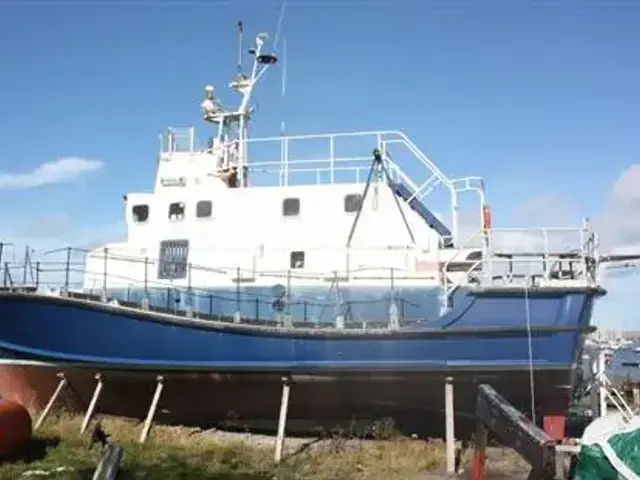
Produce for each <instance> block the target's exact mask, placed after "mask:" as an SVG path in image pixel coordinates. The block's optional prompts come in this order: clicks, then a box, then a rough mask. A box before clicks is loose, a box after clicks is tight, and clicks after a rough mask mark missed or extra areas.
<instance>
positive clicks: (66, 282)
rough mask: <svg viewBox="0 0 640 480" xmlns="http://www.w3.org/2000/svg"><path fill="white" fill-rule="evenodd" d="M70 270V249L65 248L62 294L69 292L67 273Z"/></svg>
mask: <svg viewBox="0 0 640 480" xmlns="http://www.w3.org/2000/svg"><path fill="white" fill-rule="evenodd" d="M70 268H71V247H67V259H66V262H65V265H64V293H65V294H66V293H68V292H69V271H70Z"/></svg>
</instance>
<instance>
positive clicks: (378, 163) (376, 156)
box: [347, 148, 416, 248]
mask: <svg viewBox="0 0 640 480" xmlns="http://www.w3.org/2000/svg"><path fill="white" fill-rule="evenodd" d="M376 169H380V170H382V172H383V173H384V176H385V180H386V181H387V186H389V187H391V184H392V183H393V182H392V180H391V175H389V171H388V170H387V167H386V166H385V165H384V162H383V160H382V154H381V153H380V150H378V149H377V148H376V149H374V150H373V161H372V162H371V168H370V169H369V175H368V176H367V184H366V185H365V187H364V192H362V200H361V201H360V208H358V211H357V213H356V218H354V219H353V224H352V225H351V231H350V232H349V236H348V237H347V248H349V247H350V246H351V241H352V240H353V234H354V233H355V231H356V226H357V225H358V220H360V215H361V214H362V209H363V208H364V202H365V200H366V198H367V194H368V193H369V187H370V186H371V178H372V177H373V172H374V171H375V170H376ZM392 193H393V192H392ZM393 199H394V200H395V202H396V206H397V207H398V211H399V212H400V215H401V216H402V221H403V222H404V226H405V227H406V228H407V232H408V233H409V237H410V238H411V243H412V244H414V245H415V243H416V239H415V237H414V236H413V232H412V231H411V227H410V226H409V222H408V221H407V217H406V215H405V214H404V211H403V210H402V206H401V205H400V200H398V196H397V195H395V193H394V194H393Z"/></svg>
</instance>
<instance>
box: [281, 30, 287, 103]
mask: <svg viewBox="0 0 640 480" xmlns="http://www.w3.org/2000/svg"><path fill="white" fill-rule="evenodd" d="M286 93H287V39H286V37H285V38H284V39H283V40H282V97H283V98H284V96H285V95H286Z"/></svg>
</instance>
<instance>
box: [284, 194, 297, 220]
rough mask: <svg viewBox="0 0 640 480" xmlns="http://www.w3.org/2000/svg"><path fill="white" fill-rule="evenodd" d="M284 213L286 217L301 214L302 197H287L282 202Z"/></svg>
mask: <svg viewBox="0 0 640 480" xmlns="http://www.w3.org/2000/svg"><path fill="white" fill-rule="evenodd" d="M282 215H283V216H285V217H295V216H296V215H300V199H299V198H285V199H284V200H283V202H282Z"/></svg>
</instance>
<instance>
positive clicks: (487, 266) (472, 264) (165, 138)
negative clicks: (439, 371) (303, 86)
mask: <svg viewBox="0 0 640 480" xmlns="http://www.w3.org/2000/svg"><path fill="white" fill-rule="evenodd" d="M266 41H267V35H266V34H260V35H258V36H257V37H256V40H255V45H254V46H253V48H252V49H251V50H250V53H251V55H252V56H253V63H252V68H251V70H250V73H249V74H244V73H241V68H239V69H238V72H239V73H238V74H237V75H236V76H235V78H234V79H233V81H232V82H231V83H230V87H231V88H232V89H233V90H235V91H236V92H238V93H239V94H240V102H239V106H238V107H237V108H236V109H227V108H225V106H224V105H223V104H222V102H220V101H219V100H218V99H217V96H216V89H215V88H214V87H212V86H206V87H205V95H204V100H202V103H201V105H200V108H201V112H202V117H203V120H204V122H205V124H206V125H207V127H208V128H207V130H208V131H207V132H206V134H205V135H204V136H203V137H204V139H205V140H204V141H203V142H201V141H199V140H198V137H197V135H196V131H195V128H194V127H189V128H169V129H168V130H167V132H166V134H164V135H162V136H161V138H160V151H159V155H158V168H157V175H156V181H155V187H154V189H153V191H151V192H148V193H129V194H128V195H127V196H126V197H125V202H124V207H125V215H126V222H127V240H126V241H124V242H120V243H113V244H109V245H104V246H101V247H99V248H96V249H94V250H93V251H91V252H90V253H89V254H88V255H87V257H86V263H85V265H84V266H83V271H84V282H83V288H84V289H85V290H90V291H93V292H96V291H101V292H103V293H104V294H105V295H107V294H108V295H115V296H119V297H126V298H132V295H133V296H140V295H141V296H142V297H143V298H146V299H149V298H150V297H152V296H153V295H152V294H156V297H157V298H156V299H155V300H153V299H152V300H150V301H152V302H155V303H158V304H161V305H165V307H167V308H169V307H170V306H171V302H172V300H171V298H173V295H174V294H172V293H171V291H175V292H177V293H176V294H175V295H178V296H180V298H182V297H181V296H182V295H183V294H184V293H185V292H187V296H189V297H190V295H191V292H192V291H194V290H198V291H200V292H202V291H205V292H206V295H209V298H210V299H212V298H213V297H212V295H213V294H212V293H211V292H217V293H216V294H219V295H223V296H224V295H225V292H232V293H233V297H232V298H231V299H229V298H223V297H220V298H221V299H222V300H223V301H229V302H231V303H232V304H233V308H232V311H233V312H235V313H234V315H235V314H238V315H240V314H241V313H239V312H240V310H241V309H245V310H246V309H247V308H249V309H253V308H254V307H253V306H252V305H253V303H252V302H254V300H255V302H256V309H257V304H258V303H259V302H260V300H259V299H258V296H260V295H262V296H267V297H271V296H272V297H276V298H280V299H282V298H281V297H282V296H283V295H285V293H283V292H286V296H287V300H288V302H287V304H288V305H292V304H294V303H295V304H297V305H303V307H301V308H302V309H303V311H304V314H301V315H303V316H304V318H307V313H308V312H307V306H308V305H309V302H315V301H322V302H324V301H325V300H327V299H328V298H329V297H331V298H332V300H330V302H333V301H335V303H336V304H337V305H338V304H342V302H343V299H344V298H345V297H348V301H349V302H351V303H350V305H351V306H352V305H355V304H357V303H358V302H360V303H359V304H360V306H361V316H363V317H380V316H385V315H387V313H385V312H387V310H388V311H389V312H388V315H389V316H390V318H391V317H393V315H395V313H392V312H395V311H396V309H397V304H396V303H395V300H394V299H396V298H400V300H401V305H402V307H401V309H404V306H411V308H413V309H414V316H415V317H417V318H423V317H424V315H425V313H424V312H426V311H427V310H429V311H431V312H434V308H435V310H437V311H439V312H440V313H442V312H443V311H446V310H447V309H448V308H449V307H450V305H451V303H450V301H451V299H452V297H453V295H454V293H455V292H456V291H459V290H460V287H465V286H469V285H490V286H495V285H498V286H506V287H510V286H512V285H514V284H517V283H522V282H525V283H527V284H531V285H537V286H540V285H554V284H562V285H569V284H575V285H591V284H594V282H595V276H594V275H595V274H594V263H593V261H592V258H593V252H594V248H595V237H594V235H593V234H592V232H590V230H589V229H588V227H587V226H586V225H585V226H582V227H580V228H567V229H535V230H525V229H510V230H509V231H506V230H505V231H501V232H500V231H498V230H497V229H494V228H492V227H491V225H490V224H491V221H490V215H489V210H488V207H487V206H486V204H485V195H484V183H483V181H482V179H481V178H479V177H468V178H463V179H456V180H453V179H450V178H448V177H447V176H446V175H445V174H444V173H443V172H442V170H440V169H439V168H438V167H437V166H436V165H435V164H434V163H433V162H432V161H431V160H430V159H429V158H428V157H427V156H426V155H425V154H424V153H423V152H422V151H421V150H420V149H419V148H418V147H417V146H416V145H415V144H414V143H413V142H412V141H411V140H410V139H409V138H408V137H407V135H405V134H404V133H402V132H400V131H374V132H355V133H336V134H319V135H298V136H284V135H281V136H276V137H271V138H250V137H249V134H248V131H249V129H248V126H249V124H250V122H251V121H252V113H253V108H252V106H251V99H252V95H253V92H254V88H255V86H256V84H257V82H258V81H259V80H260V78H261V77H262V75H264V73H265V72H266V70H267V69H268V68H269V66H271V65H273V64H275V63H276V62H277V59H276V57H275V56H274V55H271V54H269V53H265V51H264V48H265V42H266ZM241 63H242V62H241V59H240V60H239V65H241ZM438 194H439V195H440V197H439V201H435V202H434V198H436V196H437V195H438ZM462 194H464V195H469V196H470V198H472V199H473V200H474V202H475V203H474V205H475V206H474V207H473V213H474V215H473V218H475V219H476V220H475V221H474V223H476V225H470V226H469V225H467V230H471V237H470V238H469V236H468V233H467V234H466V235H464V236H463V235H461V234H460V225H459V223H460V222H459V218H460V214H459V200H460V197H461V195H462ZM432 206H435V209H437V211H438V212H439V213H440V215H436V214H434V212H432V211H431V210H430V208H433V207H432ZM441 216H442V217H443V218H447V222H446V223H449V224H450V227H447V226H445V223H444V222H443V220H442V219H441V218H440V217H441ZM468 227H471V228H468ZM496 234H501V237H500V238H498V237H496ZM464 237H466V238H464ZM569 237H570V238H569ZM504 238H508V239H510V240H509V241H507V242H504V241H502V240H501V239H504ZM514 245H521V246H524V248H525V251H524V252H523V250H522V249H518V248H516V249H515V250H516V251H512V250H513V248H512V247H513V246H514ZM496 247H497V248H496ZM505 248H506V250H505ZM65 283H68V282H65ZM274 287H275V289H274ZM118 292H119V293H118ZM123 292H126V295H125V293H123ZM141 292H142V294H141ZM158 292H164V293H161V295H162V296H161V297H160V296H158V295H157V294H158ZM220 292H222V293H220ZM323 292H324V293H323ZM247 295H254V297H251V298H247ZM332 296H333V297H332ZM269 302H270V301H268V302H267V303H269ZM322 302H321V303H322ZM378 302H379V305H378ZM365 303H367V305H369V307H367V308H365V307H364V306H363V305H364V304H365ZM318 305H319V304H318ZM323 305H324V304H323ZM376 305H378V306H376ZM351 306H349V307H348V308H351ZM196 308H197V309H201V307H200V306H196ZM318 308H319V309H322V310H323V311H324V307H318ZM354 308H355V307H354ZM358 308H360V307H358ZM407 308H408V307H407ZM208 309H209V312H210V313H213V312H214V311H215V308H214V307H213V300H210V301H209V307H208ZM372 309H373V310H372ZM374 310H375V311H374ZM225 314H226V313H225ZM246 314H247V313H246V312H244V313H242V315H246ZM341 315H342V314H340V315H333V314H331V315H329V317H330V318H331V319H333V318H334V317H336V316H337V317H340V316H341ZM403 315H404V313H403ZM430 315H431V316H433V315H437V314H436V313H431V314H430ZM258 316H259V315H258V314H257V313H256V314H255V317H256V318H258ZM320 316H321V315H320V314H318V315H317V316H316V318H320Z"/></svg>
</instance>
